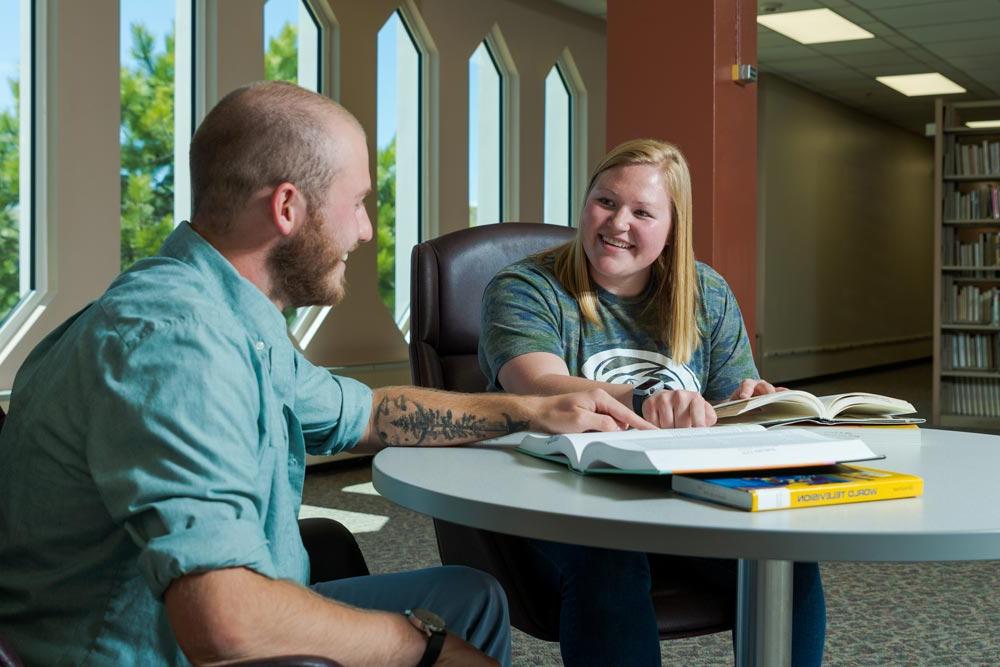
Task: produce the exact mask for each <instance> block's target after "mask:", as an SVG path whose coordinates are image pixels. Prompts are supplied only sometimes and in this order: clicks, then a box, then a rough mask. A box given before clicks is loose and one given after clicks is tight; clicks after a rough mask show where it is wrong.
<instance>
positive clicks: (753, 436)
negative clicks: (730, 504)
mask: <svg viewBox="0 0 1000 667" xmlns="http://www.w3.org/2000/svg"><path fill="white" fill-rule="evenodd" d="M517 451H519V452H522V453H524V454H529V455H531V456H534V457H537V458H541V459H545V460H548V461H553V462H556V463H562V464H566V465H568V466H569V467H570V468H571V469H572V470H575V471H576V472H580V473H629V474H646V475H668V474H674V473H680V472H711V471H720V470H763V469H768V468H792V467H799V466H815V465H827V464H833V463H843V462H847V461H867V460H871V459H876V458H880V457H879V456H877V455H876V454H875V453H874V452H872V450H871V449H869V448H868V445H866V444H865V443H864V442H863V441H862V440H861V438H859V437H857V436H856V435H853V434H847V433H817V432H815V431H810V430H807V429H782V430H775V431H769V430H766V429H764V427H762V426H758V425H752V424H739V425H735V426H712V427H704V428H673V429H653V430H647V431H639V430H631V431H615V432H610V433H570V434H565V435H540V434H531V433H529V434H527V435H525V436H524V438H523V439H522V440H521V444H520V445H518V447H517Z"/></svg>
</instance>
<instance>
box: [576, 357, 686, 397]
mask: <svg viewBox="0 0 1000 667" xmlns="http://www.w3.org/2000/svg"><path fill="white" fill-rule="evenodd" d="M580 370H581V372H582V373H583V377H585V378H587V379H588V380H597V381H599V382H613V383H615V384H639V383H640V382H642V381H643V380H646V379H648V378H655V379H657V380H660V381H662V382H663V383H664V384H666V385H667V387H668V388H670V389H686V390H688V391H697V392H699V393H701V382H699V381H698V376H697V375H695V374H694V371H692V370H691V368H690V367H689V366H687V365H686V364H679V363H677V362H676V361H674V360H673V359H671V358H670V357H668V356H666V355H665V354H660V353H659V352H650V351H649V350H628V349H623V348H619V349H615V350H605V351H603V352H598V353H597V354H595V355H593V356H592V357H590V358H589V359H587V361H585V362H584V364H583V367H582V368H581V369H580Z"/></svg>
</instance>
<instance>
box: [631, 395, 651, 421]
mask: <svg viewBox="0 0 1000 667" xmlns="http://www.w3.org/2000/svg"><path fill="white" fill-rule="evenodd" d="M647 398H649V396H648V395H645V396H644V395H642V394H632V412H634V413H635V414H637V415H639V416H640V417H642V404H643V403H645V402H646V399H647Z"/></svg>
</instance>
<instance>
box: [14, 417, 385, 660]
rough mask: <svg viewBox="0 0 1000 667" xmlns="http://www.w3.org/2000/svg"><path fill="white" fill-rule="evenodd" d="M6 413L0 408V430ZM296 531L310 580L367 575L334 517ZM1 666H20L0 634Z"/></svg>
mask: <svg viewBox="0 0 1000 667" xmlns="http://www.w3.org/2000/svg"><path fill="white" fill-rule="evenodd" d="M5 419H6V414H5V413H4V411H3V408H0V431H2V430H3V423H4V420H5ZM299 532H300V533H301V535H302V543H303V544H304V545H305V547H306V551H307V552H308V553H309V566H310V580H311V583H314V584H315V583H318V582H321V581H334V580H336V579H346V578H348V577H360V576H363V575H367V574H369V572H368V564H367V563H365V557H364V555H362V553H361V548H360V547H359V546H358V542H357V540H355V539H354V535H352V534H351V531H349V530H347V528H346V527H344V525H343V524H341V523H339V522H337V521H334V520H333V519H301V520H300V521H299ZM233 665H234V667H340V663H338V662H334V661H333V660H328V659H326V658H319V657H315V656H309V655H292V656H275V657H271V658H260V659H252V660H247V661H242V662H237V663H233ZM0 667H23V663H22V662H21V660H20V658H18V656H17V653H16V652H15V651H14V647H13V646H11V645H10V642H8V641H6V640H4V638H3V636H0Z"/></svg>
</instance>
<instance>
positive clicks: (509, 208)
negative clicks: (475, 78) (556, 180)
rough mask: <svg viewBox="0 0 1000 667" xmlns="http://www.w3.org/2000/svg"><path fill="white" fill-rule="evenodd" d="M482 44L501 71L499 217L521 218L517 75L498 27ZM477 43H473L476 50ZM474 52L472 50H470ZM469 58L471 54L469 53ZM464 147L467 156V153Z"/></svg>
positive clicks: (485, 37)
mask: <svg viewBox="0 0 1000 667" xmlns="http://www.w3.org/2000/svg"><path fill="white" fill-rule="evenodd" d="M482 43H485V44H486V48H487V49H488V50H489V54H490V57H491V58H492V59H493V63H494V65H496V67H497V71H498V73H499V74H500V162H501V164H500V216H501V220H517V219H519V218H520V189H519V187H518V186H519V182H520V181H519V170H520V150H519V147H520V142H519V141H518V137H519V136H520V116H519V110H520V107H521V105H520V100H519V90H520V77H519V75H518V72H517V65H515V64H514V58H513V56H511V53H510V49H509V48H508V46H507V40H506V39H504V36H503V32H502V31H501V30H500V26H498V25H497V24H495V23H494V24H493V26H492V27H491V28H490V30H489V32H487V33H486V35H485V36H484V37H483V39H482V41H481V42H480V44H482ZM478 48H479V44H477V45H476V49H478ZM473 53H475V49H473ZM469 57H470V58H471V57H472V56H471V54H470V56H469ZM469 152H470V151H469V150H466V155H468V154H469Z"/></svg>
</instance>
